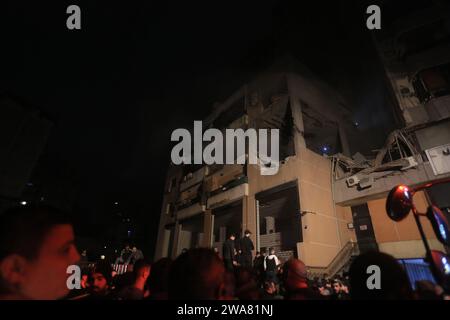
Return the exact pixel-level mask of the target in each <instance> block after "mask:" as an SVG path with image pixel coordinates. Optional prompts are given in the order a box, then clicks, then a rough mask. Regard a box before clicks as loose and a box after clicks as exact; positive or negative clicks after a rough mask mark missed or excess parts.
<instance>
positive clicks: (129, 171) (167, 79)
mask: <svg viewBox="0 0 450 320" xmlns="http://www.w3.org/2000/svg"><path fill="white" fill-rule="evenodd" d="M299 2H300V3H299V4H297V5H295V6H293V5H291V4H287V3H283V2H281V1H265V2H264V3H262V2H255V3H248V4H245V5H244V4H243V2H236V3H234V4H232V3H231V2H229V1H222V2H219V1H209V2H205V3H199V2H197V1H183V2H180V3H170V4H169V3H167V4H166V5H156V4H154V3H150V2H149V1H147V2H145V3H139V4H137V3H136V4H130V2H121V3H120V4H116V3H114V4H113V3H111V2H102V3H100V2H97V1H95V3H94V1H85V2H80V1H71V2H66V1H58V3H51V4H50V3H43V2H42V1H34V2H30V3H24V4H21V3H20V2H18V1H9V2H7V3H2V6H3V7H6V8H4V9H2V10H1V11H2V14H3V15H5V14H6V17H2V19H1V32H2V35H3V36H2V49H3V51H4V52H3V54H4V57H3V58H2V61H3V66H2V68H1V70H2V72H1V78H0V79H1V83H0V93H7V94H10V95H12V96H15V97H18V98H20V99H22V100H23V101H26V102H27V103H28V104H30V105H32V106H34V107H35V108H37V109H39V110H41V111H42V112H43V113H44V114H46V115H47V116H48V118H50V119H51V120H52V121H54V123H55V127H54V128H53V131H52V134H51V136H50V138H49V140H48V144H47V147H46V148H45V150H44V152H43V154H42V156H41V158H40V161H39V162H38V163H37V164H36V167H35V169H34V173H33V177H32V180H33V183H35V184H36V185H38V186H45V188H44V187H43V188H44V189H45V190H47V192H48V193H50V194H51V193H52V192H53V193H55V194H61V193H62V194H64V195H65V196H67V195H70V196H67V197H68V200H67V201H69V202H70V205H71V207H72V209H73V210H75V211H77V213H78V215H79V217H80V219H81V221H82V222H83V223H82V226H81V228H80V229H79V232H80V234H81V235H83V236H85V237H93V238H96V239H98V240H99V241H100V242H104V243H105V244H106V243H108V241H110V240H111V238H112V234H113V233H112V232H109V231H108V230H112V229H111V226H114V225H115V224H116V222H118V221H119V222H120V219H119V218H118V216H117V213H118V212H121V213H122V214H123V216H126V217H130V218H131V219H132V221H133V222H134V223H135V224H137V226H136V227H135V229H133V233H134V239H135V240H136V241H137V243H138V245H139V246H140V247H142V248H143V249H144V252H145V253H147V254H151V253H152V252H153V249H154V244H155V238H156V232H157V226H158V219H159V214H160V206H161V200H162V192H163V189H164V187H163V185H164V179H165V173H166V169H167V166H168V161H169V155H170V143H169V142H170V133H171V132H172V130H174V129H175V128H178V127H187V128H189V127H191V126H192V123H193V120H199V119H202V118H203V117H205V116H206V115H207V114H208V113H209V111H210V110H211V107H212V105H213V103H214V102H216V101H221V100H223V99H224V98H226V97H227V96H228V95H230V94H232V93H233V92H234V90H236V89H238V88H239V87H240V86H241V85H242V84H243V83H244V82H245V81H249V80H251V79H252V77H254V76H255V74H256V73H257V72H261V71H263V70H264V69H265V68H267V67H269V66H270V65H271V64H272V63H273V62H274V61H275V60H276V59H277V58H279V57H280V56H282V55H284V54H287V53H290V54H291V55H293V56H294V57H295V58H297V59H298V60H299V61H301V62H303V63H304V64H306V65H307V66H308V67H309V68H310V69H311V70H312V71H313V72H315V73H316V74H318V75H319V76H320V77H322V78H323V79H324V80H326V81H327V82H329V83H330V84H331V85H333V86H335V87H336V88H337V89H338V90H339V91H340V92H341V94H342V95H344V97H345V98H346V99H347V100H348V101H349V107H351V108H352V109H353V110H354V113H355V120H356V121H358V122H359V123H360V126H361V130H362V132H364V133H369V132H372V133H373V132H374V131H373V130H376V132H377V134H375V135H374V134H370V136H371V137H372V140H371V141H370V142H371V143H372V144H373V146H374V148H375V147H376V146H379V145H380V143H383V141H384V139H385V137H386V134H387V133H388V132H389V131H390V130H392V128H393V126H394V122H393V119H392V111H391V109H390V108H391V106H390V105H389V104H388V102H387V99H386V94H387V93H386V90H385V87H384V85H385V82H384V78H383V71H382V69H381V68H380V65H379V62H378V59H377V56H376V53H375V50H374V48H373V45H372V43H371V35H370V32H369V31H368V30H367V29H366V27H365V18H366V14H365V8H366V7H365V6H364V5H363V2H364V1H349V0H345V1H344V0H341V1H308V2H306V1H305V2H303V1H299ZM164 3H166V2H164ZM302 3H305V4H302ZM306 3H307V4H306ZM69 4H78V5H79V6H80V7H81V10H82V29H81V30H80V31H69V30H68V29H67V28H66V19H67V16H68V15H67V14H66V8H67V6H68V5H69ZM382 10H383V9H382ZM115 201H118V202H119V205H118V206H115V205H114V202H115ZM108 232H109V233H108Z"/></svg>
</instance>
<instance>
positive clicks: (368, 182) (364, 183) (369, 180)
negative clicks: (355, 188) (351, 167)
mask: <svg viewBox="0 0 450 320" xmlns="http://www.w3.org/2000/svg"><path fill="white" fill-rule="evenodd" d="M373 182H374V178H373V176H367V177H364V178H361V180H360V181H359V184H358V185H359V187H360V188H361V189H365V188H370V187H371V186H372V184H373Z"/></svg>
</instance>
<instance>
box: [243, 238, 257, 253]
mask: <svg viewBox="0 0 450 320" xmlns="http://www.w3.org/2000/svg"><path fill="white" fill-rule="evenodd" d="M240 249H241V250H242V254H244V255H251V254H252V250H255V247H254V246H253V241H252V239H250V237H243V238H242V239H241V245H240Z"/></svg>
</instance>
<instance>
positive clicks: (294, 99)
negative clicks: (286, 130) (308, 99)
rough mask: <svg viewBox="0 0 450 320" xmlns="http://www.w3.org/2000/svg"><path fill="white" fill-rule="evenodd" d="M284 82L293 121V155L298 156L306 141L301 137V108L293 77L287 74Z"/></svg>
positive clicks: (302, 127) (302, 128)
mask: <svg viewBox="0 0 450 320" xmlns="http://www.w3.org/2000/svg"><path fill="white" fill-rule="evenodd" d="M286 81H287V85H288V91H289V102H290V105H291V111H292V119H293V121H294V145H295V154H297V155H298V154H299V152H300V150H302V149H303V148H306V141H305V138H304V137H303V133H304V132H305V127H304V124H303V115H302V106H301V103H300V99H299V97H298V96H297V95H296V92H295V81H294V79H293V75H291V74H287V75H286Z"/></svg>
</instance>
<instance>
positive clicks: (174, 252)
mask: <svg viewBox="0 0 450 320" xmlns="http://www.w3.org/2000/svg"><path fill="white" fill-rule="evenodd" d="M174 230H175V231H174V232H175V234H174V235H173V248H172V252H169V255H170V257H171V258H172V259H174V258H175V257H176V256H177V255H178V251H181V249H182V248H181V249H180V250H178V248H179V246H180V245H179V242H180V234H181V224H179V223H178V221H177V222H176V223H175V228H174Z"/></svg>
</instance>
